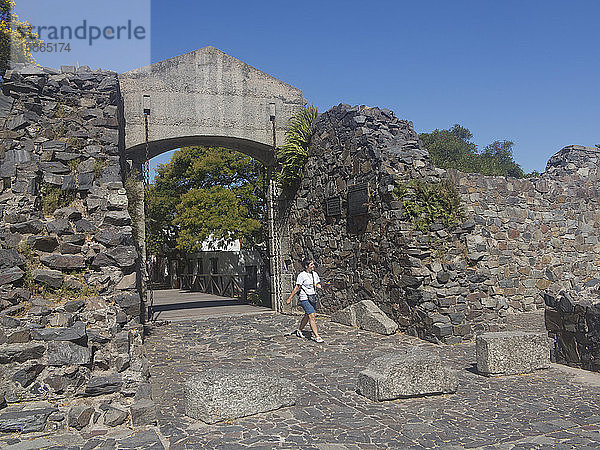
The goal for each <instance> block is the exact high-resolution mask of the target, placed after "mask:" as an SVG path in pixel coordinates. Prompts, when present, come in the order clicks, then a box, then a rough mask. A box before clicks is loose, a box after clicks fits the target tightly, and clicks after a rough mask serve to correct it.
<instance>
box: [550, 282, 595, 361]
mask: <svg viewBox="0 0 600 450" xmlns="http://www.w3.org/2000/svg"><path fill="white" fill-rule="evenodd" d="M599 283H600V280H598V279H594V280H590V281H588V282H587V283H586V285H587V286H583V288H581V287H580V286H577V289H571V290H569V291H561V292H560V293H559V294H558V295H556V294H544V300H545V303H546V306H547V308H546V311H545V321H546V329H547V330H548V334H549V335H550V337H551V338H552V339H553V341H554V346H553V351H552V354H551V356H552V360H553V361H554V362H557V363H560V364H566V365H569V366H573V367H579V368H581V369H586V370H593V371H595V372H600V291H599V290H598V284H599Z"/></svg>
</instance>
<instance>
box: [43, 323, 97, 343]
mask: <svg viewBox="0 0 600 450" xmlns="http://www.w3.org/2000/svg"><path fill="white" fill-rule="evenodd" d="M31 335H32V338H33V339H35V340H39V341H72V342H81V341H85V337H86V336H87V335H86V332H85V324H84V323H83V322H81V321H78V322H75V323H74V324H73V326H71V327H65V328H40V329H36V330H32V331H31Z"/></svg>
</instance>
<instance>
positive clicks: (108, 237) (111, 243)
mask: <svg viewBox="0 0 600 450" xmlns="http://www.w3.org/2000/svg"><path fill="white" fill-rule="evenodd" d="M95 239H96V241H98V242H100V243H101V244H103V245H105V246H107V247H116V246H117V245H121V244H125V243H127V242H128V241H129V240H130V239H131V234H130V233H125V232H122V231H120V229H118V228H112V227H111V228H107V229H105V230H101V231H99V232H98V233H96V236H95Z"/></svg>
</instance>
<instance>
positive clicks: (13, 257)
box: [0, 248, 25, 269]
mask: <svg viewBox="0 0 600 450" xmlns="http://www.w3.org/2000/svg"><path fill="white" fill-rule="evenodd" d="M24 265H25V258H23V257H22V256H21V255H20V254H19V252H17V251H16V250H15V249H14V248H9V249H5V248H2V249H0V269H8V268H12V267H15V266H20V267H23V266H24Z"/></svg>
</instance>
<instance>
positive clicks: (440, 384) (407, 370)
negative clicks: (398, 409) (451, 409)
mask: <svg viewBox="0 0 600 450" xmlns="http://www.w3.org/2000/svg"><path fill="white" fill-rule="evenodd" d="M457 386H458V377H457V375H456V371H454V370H452V369H449V368H448V367H445V366H444V364H443V363H442V360H441V359H440V357H439V355H437V354H436V353H433V352H430V351H426V350H423V349H411V350H409V351H407V352H405V353H404V352H400V353H393V354H390V355H386V356H382V357H379V358H375V359H374V360H373V361H371V363H370V364H369V365H368V366H367V368H366V369H365V370H363V371H362V372H360V373H359V375H358V383H357V389H358V391H359V393H360V394H361V395H363V396H365V397H367V398H369V399H370V400H373V401H384V400H395V399H398V398H409V397H422V396H426V395H436V394H450V393H454V392H456V388H457Z"/></svg>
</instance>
